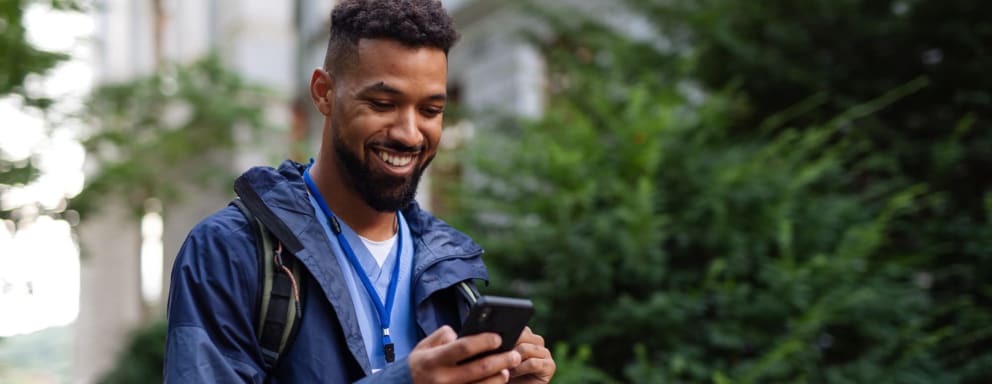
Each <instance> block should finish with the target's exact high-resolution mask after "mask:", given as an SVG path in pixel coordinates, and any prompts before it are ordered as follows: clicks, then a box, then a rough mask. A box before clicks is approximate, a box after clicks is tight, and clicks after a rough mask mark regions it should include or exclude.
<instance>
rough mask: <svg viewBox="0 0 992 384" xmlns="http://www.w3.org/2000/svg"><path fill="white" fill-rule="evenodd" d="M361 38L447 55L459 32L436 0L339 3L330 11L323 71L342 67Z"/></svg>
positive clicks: (345, 0) (352, 1)
mask: <svg viewBox="0 0 992 384" xmlns="http://www.w3.org/2000/svg"><path fill="white" fill-rule="evenodd" d="M361 39H392V40H396V41H398V42H400V43H403V44H405V45H408V46H411V47H433V48H438V49H440V50H442V51H444V53H445V54H447V53H448V50H450V49H451V46H452V45H454V44H455V41H457V40H458V32H455V28H454V23H453V22H452V20H451V16H449V15H448V13H447V11H445V10H444V7H443V6H442V5H441V2H440V1H439V0H342V1H341V2H339V3H338V4H337V5H336V6H335V7H334V10H333V11H331V36H330V39H329V41H328V43H327V54H326V56H325V58H324V68H325V69H327V70H329V71H332V70H334V69H335V67H338V66H340V65H343V64H345V63H346V60H347V59H348V58H349V57H351V55H352V54H353V53H354V51H355V49H356V48H357V46H358V41H359V40H361Z"/></svg>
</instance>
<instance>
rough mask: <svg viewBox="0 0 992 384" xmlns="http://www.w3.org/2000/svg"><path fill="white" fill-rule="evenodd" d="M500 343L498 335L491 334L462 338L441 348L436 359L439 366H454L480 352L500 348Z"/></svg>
mask: <svg viewBox="0 0 992 384" xmlns="http://www.w3.org/2000/svg"><path fill="white" fill-rule="evenodd" d="M500 343H501V340H500V337H499V334H496V333H492V332H486V333H480V334H477V335H471V336H466V337H462V338H459V339H457V340H455V341H454V342H451V343H448V344H445V345H443V346H441V347H440V349H439V350H438V355H437V359H438V362H440V363H441V364H444V365H454V364H455V363H457V362H459V361H462V360H465V359H467V358H469V357H472V356H475V355H478V354H480V353H482V352H486V351H491V350H494V349H496V348H498V347H499V346H500Z"/></svg>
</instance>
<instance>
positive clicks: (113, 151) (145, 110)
mask: <svg viewBox="0 0 992 384" xmlns="http://www.w3.org/2000/svg"><path fill="white" fill-rule="evenodd" d="M267 96H268V95H267V92H266V91H264V90H263V89H261V88H260V87H258V86H254V85H251V84H248V83H246V82H245V81H244V80H243V79H242V78H241V77H240V76H239V75H237V74H236V73H234V72H232V71H230V70H228V69H226V68H225V67H224V66H223V64H222V63H221V61H220V59H219V58H217V57H216V56H210V57H207V58H205V59H203V60H200V61H198V62H195V63H193V64H190V65H185V66H182V65H173V66H169V67H167V68H165V69H163V70H161V71H159V72H158V73H155V74H153V75H151V76H146V77H141V78H137V79H134V80H131V81H128V82H125V83H120V84H109V85H104V86H101V87H100V88H98V89H97V90H95V91H94V92H93V94H92V95H91V97H90V99H89V102H88V104H87V110H86V118H87V119H88V120H89V121H90V122H91V123H92V125H93V126H94V127H95V131H94V132H92V134H91V135H89V136H88V137H87V138H86V139H85V140H84V141H83V145H84V147H85V148H86V150H87V155H88V156H89V158H90V159H92V161H94V162H95V164H96V168H97V172H95V173H94V174H92V175H90V176H88V177H87V184H86V187H85V188H84V190H83V192H82V193H80V194H79V195H78V196H77V197H76V198H74V199H73V200H72V202H71V207H72V208H74V209H76V210H79V211H80V215H81V216H83V217H85V215H86V212H89V211H90V210H92V209H94V208H97V207H99V205H100V204H101V202H102V201H105V200H102V199H105V198H114V199H118V200H120V201H123V202H124V203H125V204H126V205H127V206H128V207H130V208H131V209H132V211H133V212H134V213H135V214H136V215H137V214H140V212H141V211H142V209H143V206H144V203H145V201H146V200H147V199H149V198H152V197H155V198H158V199H160V200H162V201H163V202H164V203H168V202H172V201H176V200H177V199H179V198H180V197H181V193H180V191H179V187H180V186H181V185H182V183H180V182H178V181H180V180H182V181H191V182H193V183H196V184H198V185H210V184H211V183H216V182H218V181H220V180H229V179H230V177H229V176H230V175H227V174H226V171H225V170H224V168H223V167H222V166H221V164H223V161H221V160H222V159H224V158H225V151H227V150H230V149H231V148H232V147H233V146H234V144H235V133H236V130H238V129H249V130H258V129H261V128H264V127H266V123H265V120H264V109H265V105H266V102H267Z"/></svg>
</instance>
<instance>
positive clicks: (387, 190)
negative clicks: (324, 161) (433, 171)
mask: <svg viewBox="0 0 992 384" xmlns="http://www.w3.org/2000/svg"><path fill="white" fill-rule="evenodd" d="M333 145H334V154H335V157H337V160H338V163H339V164H340V165H341V167H342V168H344V171H345V172H344V173H345V175H347V177H348V181H349V182H350V184H351V186H352V188H354V189H355V191H356V192H358V195H359V196H361V197H362V200H365V203H366V204H368V205H369V207H371V208H372V209H374V210H376V211H379V212H396V211H399V210H402V209H404V208H406V207H407V206H408V205H410V203H411V202H413V198H414V197H415V196H416V195H417V185H419V184H420V176H421V175H423V173H424V170H426V169H427V166H428V165H430V163H431V161H432V160H434V156H431V157H430V158H428V159H427V161H425V162H424V164H423V165H421V166H419V167H416V168H414V170H413V172H411V173H410V175H408V176H399V177H398V176H393V175H389V174H386V173H383V172H377V171H376V170H375V169H373V168H372V164H371V163H372V162H371V161H370V159H368V158H366V159H365V161H362V159H360V158H359V157H358V155H357V154H356V153H355V152H354V151H352V150H351V149H349V148H348V147H347V146H346V145H345V144H344V140H343V138H342V137H341V136H340V135H339V134H338V133H335V134H334V144H333ZM386 146H388V147H392V148H395V149H400V148H404V146H403V145H399V144H394V143H387V144H386ZM407 150H409V148H407ZM366 153H367V155H366V157H370V156H378V155H376V154H375V153H373V152H372V151H368V152H366Z"/></svg>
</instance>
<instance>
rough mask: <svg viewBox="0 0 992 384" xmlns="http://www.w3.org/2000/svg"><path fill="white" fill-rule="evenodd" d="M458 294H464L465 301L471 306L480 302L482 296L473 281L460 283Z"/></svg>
mask: <svg viewBox="0 0 992 384" xmlns="http://www.w3.org/2000/svg"><path fill="white" fill-rule="evenodd" d="M458 292H459V293H461V294H462V297H464V298H465V301H467V302H468V303H469V305H471V304H475V302H476V301H479V296H482V295H481V294H479V289H478V288H476V287H475V283H474V282H473V281H472V280H465V281H463V282H460V283H458Z"/></svg>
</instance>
